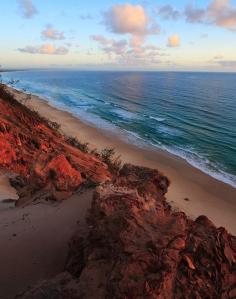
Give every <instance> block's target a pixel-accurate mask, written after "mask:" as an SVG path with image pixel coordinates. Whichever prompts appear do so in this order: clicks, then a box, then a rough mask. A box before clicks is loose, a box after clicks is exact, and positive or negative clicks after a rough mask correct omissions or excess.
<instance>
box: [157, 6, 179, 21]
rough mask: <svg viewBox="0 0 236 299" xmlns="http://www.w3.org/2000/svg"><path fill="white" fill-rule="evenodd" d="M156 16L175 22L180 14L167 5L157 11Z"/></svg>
mask: <svg viewBox="0 0 236 299" xmlns="http://www.w3.org/2000/svg"><path fill="white" fill-rule="evenodd" d="M157 14H159V15H161V16H162V17H163V18H164V19H167V20H170V19H172V20H177V19H179V18H180V17H181V12H180V11H178V10H177V9H175V8H173V7H172V6H171V5H168V4H167V5H163V6H161V7H160V8H159V9H157Z"/></svg>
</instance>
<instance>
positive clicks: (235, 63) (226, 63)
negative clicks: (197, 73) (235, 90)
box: [216, 60, 236, 68]
mask: <svg viewBox="0 0 236 299" xmlns="http://www.w3.org/2000/svg"><path fill="white" fill-rule="evenodd" d="M216 63H218V64H219V65H220V66H222V67H226V68H236V60H218V61H216Z"/></svg>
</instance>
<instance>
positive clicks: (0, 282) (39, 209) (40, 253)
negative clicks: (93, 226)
mask: <svg viewBox="0 0 236 299" xmlns="http://www.w3.org/2000/svg"><path fill="white" fill-rule="evenodd" d="M92 193H93V191H92V190H89V191H86V192H85V193H83V194H82V195H74V196H73V197H72V198H70V199H69V200H67V201H64V202H62V203H60V204H56V205H51V204H43V203H41V204H37V205H32V206H28V207H25V208H15V209H8V210H4V211H1V212H0V244H1V246H0V265H1V268H0V298H1V299H11V298H14V296H15V295H16V294H17V293H19V292H21V291H22V290H24V289H25V288H26V287H27V286H28V285H31V284H34V283H35V282H36V281H38V280H41V279H47V278H50V277H53V276H54V275H55V274H57V273H59V272H61V271H62V270H63V267H64V265H65V260H66V256H67V252H68V242H69V240H70V238H71V236H72V235H73V234H74V232H75V231H76V230H77V229H78V228H79V226H80V227H83V228H85V216H86V213H87V210H88V208H89V207H90V204H91V200H92ZM78 221H79V222H78Z"/></svg>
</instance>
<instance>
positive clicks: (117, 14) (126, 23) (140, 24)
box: [104, 4, 159, 36]
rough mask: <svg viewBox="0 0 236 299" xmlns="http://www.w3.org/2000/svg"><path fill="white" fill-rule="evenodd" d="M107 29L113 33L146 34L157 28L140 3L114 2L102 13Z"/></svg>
mask: <svg viewBox="0 0 236 299" xmlns="http://www.w3.org/2000/svg"><path fill="white" fill-rule="evenodd" d="M104 18H105V20H104V21H105V25H106V27H107V29H108V30H109V31H111V32H113V33H119V34H127V33H128V34H131V35H136V36H137V35H138V36H140V35H148V34H156V33H158V32H159V29H158V27H157V25H156V24H155V23H153V22H152V21H151V19H150V18H149V17H148V15H147V13H146V11H145V9H144V8H143V6H141V5H132V4H115V5H113V6H112V7H111V8H110V9H109V10H108V11H107V12H106V13H105V15H104Z"/></svg>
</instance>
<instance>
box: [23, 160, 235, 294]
mask: <svg viewBox="0 0 236 299" xmlns="http://www.w3.org/2000/svg"><path fill="white" fill-rule="evenodd" d="M168 185H169V181H168V179H167V178H166V177H164V176H162V175H161V174H160V173H159V172H158V171H157V170H151V169H147V168H142V167H136V166H133V165H125V166H124V167H123V169H122V170H121V172H120V175H119V176H118V177H116V178H115V179H114V180H113V182H109V183H106V184H102V185H100V186H99V187H97V188H96V191H95V193H94V198H93V202H92V207H91V210H90V212H89V215H88V227H89V231H88V233H87V235H83V234H80V233H78V234H77V236H75V237H74V238H73V240H72V241H71V243H70V250H69V256H68V261H67V264H66V267H65V272H64V273H62V274H60V275H59V276H57V277H56V278H55V279H53V280H51V281H47V282H42V283H40V284H38V285H37V286H35V287H33V288H31V289H30V290H28V291H27V292H25V293H24V294H22V295H21V296H19V297H17V298H24V299H34V298H35V299H36V298H37V299H38V298H40V299H41V298H63V299H66V298H71V299H75V298H131V299H133V298H134V299H136V298H140V299H141V298H160V299H161V298H168V299H169V298H173V299H174V298H181V299H182V298H189V299H192V298H212V299H213V298H222V299H223V298H224V299H225V298H235V296H236V269H235V259H236V238H235V237H233V236H231V235H230V234H228V233H227V231H226V230H225V229H224V228H218V229H217V228H216V227H215V226H214V225H213V224H212V223H211V222H210V221H209V220H208V219H207V218H206V217H205V216H201V217H199V218H198V219H196V221H192V220H190V219H188V218H187V217H186V216H185V214H184V213H181V212H178V213H176V212H173V211H172V210H171V207H170V206H169V205H168V204H167V203H166V201H165V197H164V194H165V193H166V192H167V188H168ZM42 290H43V294H44V296H45V297H43V295H42ZM52 294H58V295H56V296H55V297H53V296H52ZM50 296H51V297H50Z"/></svg>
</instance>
